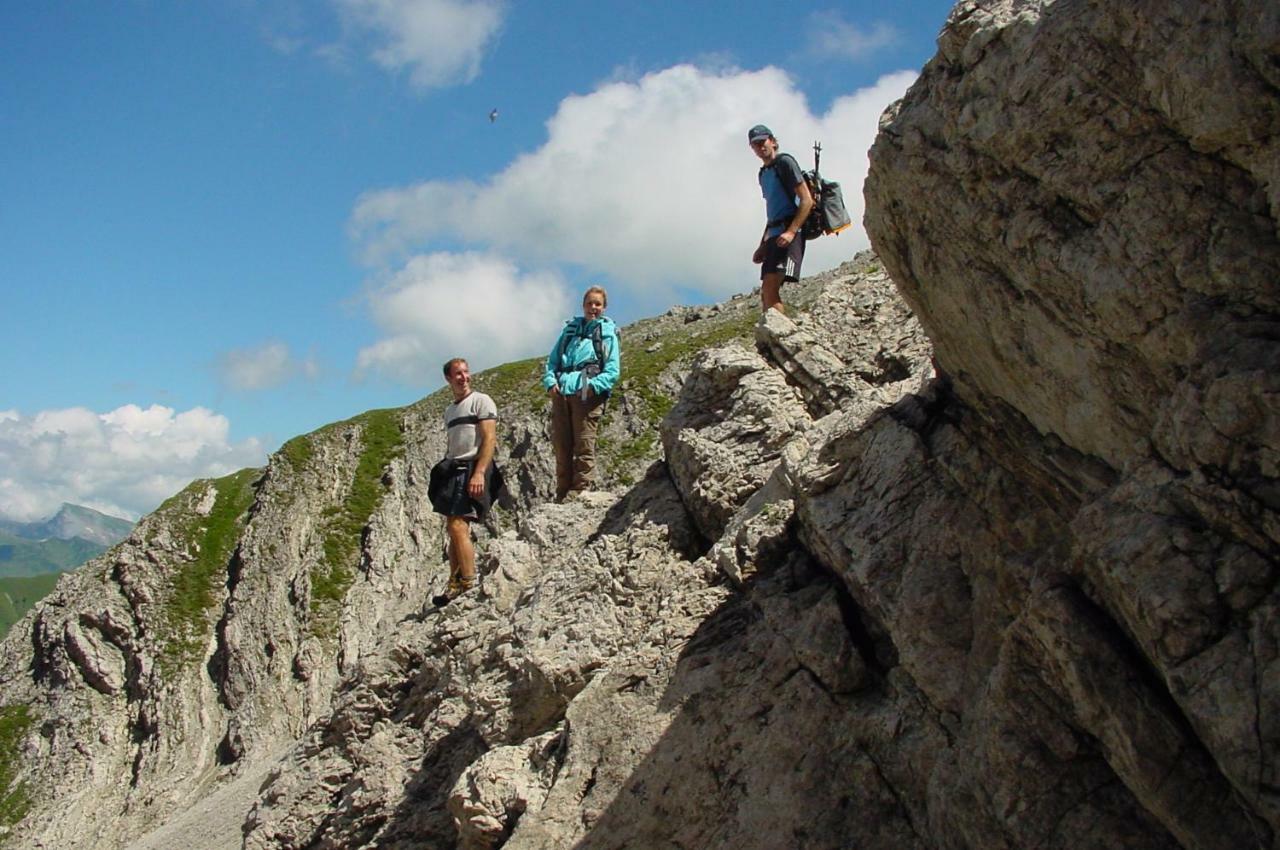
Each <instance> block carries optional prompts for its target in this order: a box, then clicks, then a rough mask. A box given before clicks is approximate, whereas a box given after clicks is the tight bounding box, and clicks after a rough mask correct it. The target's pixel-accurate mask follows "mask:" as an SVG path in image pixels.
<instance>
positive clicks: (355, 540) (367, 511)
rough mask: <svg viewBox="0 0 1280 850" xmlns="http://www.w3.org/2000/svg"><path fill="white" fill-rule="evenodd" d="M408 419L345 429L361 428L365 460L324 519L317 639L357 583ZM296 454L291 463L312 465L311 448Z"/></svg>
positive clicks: (315, 594) (315, 588)
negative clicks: (367, 535)
mask: <svg viewBox="0 0 1280 850" xmlns="http://www.w3.org/2000/svg"><path fill="white" fill-rule="evenodd" d="M403 418H404V410H403V409H402V408H392V409H386V410H371V411H369V412H368V413H364V414H362V415H360V416H357V417H355V418H354V419H351V420H348V421H347V422H346V423H344V424H348V425H349V424H358V425H359V426H360V442H361V449H360V459H359V461H357V463H356V472H355V478H354V479H353V480H352V482H351V488H350V490H348V492H347V497H346V498H345V499H344V500H343V502H342V504H341V505H338V506H336V507H333V508H330V509H329V510H328V511H326V514H325V530H324V544H323V545H324V562H323V563H322V564H321V565H320V569H318V570H316V571H315V572H313V573H312V574H311V612H312V615H313V616H314V617H315V618H316V619H315V626H314V628H315V631H316V632H317V633H318V634H322V635H327V634H330V633H332V631H333V629H334V628H335V627H336V617H337V613H338V610H339V609H340V608H341V606H342V600H343V599H344V598H345V597H346V595H347V591H348V590H349V589H350V588H351V585H352V583H353V582H354V581H355V574H356V568H357V567H358V566H359V558H360V540H361V536H362V535H363V534H364V529H365V526H367V525H368V524H369V518H370V517H372V516H373V513H374V511H376V510H377V509H378V506H379V505H380V504H381V503H382V497H383V495H384V494H385V493H386V489H387V488H386V486H385V485H384V484H383V483H382V477H383V473H384V472H385V471H386V469H387V467H388V466H389V465H390V464H391V462H392V461H393V460H394V459H395V458H397V457H399V456H400V455H401V454H402V453H403V451H404V426H403ZM291 442H292V441H291ZM291 451H292V452H293V455H294V457H290V462H291V463H297V462H298V460H299V457H297V456H299V455H300V453H302V452H304V451H305V452H306V454H305V459H304V462H305V460H309V459H310V456H311V455H310V451H311V450H310V443H307V449H305V450H303V449H301V448H299V447H294V448H293V449H292V450H291Z"/></svg>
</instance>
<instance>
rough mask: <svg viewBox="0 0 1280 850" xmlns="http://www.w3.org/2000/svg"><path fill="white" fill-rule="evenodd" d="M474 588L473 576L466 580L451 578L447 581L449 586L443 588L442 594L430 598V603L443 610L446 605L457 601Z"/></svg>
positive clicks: (474, 580)
mask: <svg viewBox="0 0 1280 850" xmlns="http://www.w3.org/2000/svg"><path fill="white" fill-rule="evenodd" d="M475 586H476V577H475V576H471V578H467V579H464V578H461V577H452V578H450V579H449V584H448V585H447V586H446V587H445V589H444V593H438V594H436V595H435V596H433V597H431V602H432V603H433V604H434V605H435V606H436V607H437V608H443V607H444V606H445V605H448V604H449V603H450V602H452V601H453V600H455V599H457V598H458V597H459V596H461V595H462V594H464V593H466V592H467V591H469V590H471V589H472V588H474V587H475Z"/></svg>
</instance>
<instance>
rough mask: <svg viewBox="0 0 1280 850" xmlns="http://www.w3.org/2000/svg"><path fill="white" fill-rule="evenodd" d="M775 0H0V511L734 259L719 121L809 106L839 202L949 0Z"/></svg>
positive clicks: (803, 112)
mask: <svg viewBox="0 0 1280 850" xmlns="http://www.w3.org/2000/svg"><path fill="white" fill-rule="evenodd" d="M785 8H786V10H787V11H786V12H785V13H784V11H783V9H784V7H782V6H780V5H778V4H776V3H765V2H754V0H752V1H751V2H746V1H745V0H737V2H733V3H729V2H719V0H708V1H707V2H701V3H666V2H654V3H648V4H640V3H614V2H605V0H595V2H562V3H536V4H535V3H514V2H508V3H503V2H496V0H495V2H463V0H311V2H295V0H189V2H167V1H166V2H162V0H117V1H116V2H112V3H101V2H90V0H74V1H72V2H62V0H49V2H42V3H5V4H2V5H0V146H2V147H0V154H2V155H0V198H3V201H2V202H0V287H2V291H3V298H4V304H5V307H6V309H5V314H6V316H7V321H6V322H5V330H6V332H5V333H4V334H3V335H2V336H0V358H3V362H4V364H5V366H6V368H4V369H3V370H2V373H0V515H7V516H11V517H14V518H19V519H33V518H37V517H41V516H46V515H48V514H49V513H52V511H53V510H56V508H57V506H58V504H59V503H60V502H62V501H72V502H78V503H81V504H87V505H90V506H93V507H97V508H99V509H102V510H106V511H108V512H112V513H116V514H118V515H122V516H127V517H130V518H133V517H136V516H138V515H140V514H141V513H145V512H147V511H149V510H151V509H152V508H154V507H155V506H156V505H157V504H158V503H159V502H160V501H161V500H162V499H164V498H165V497H167V496H168V495H171V494H172V493H173V492H175V491H176V490H178V489H180V488H181V487H182V486H184V485H185V484H186V483H187V482H188V481H190V480H191V479H192V478H195V477H207V476H212V475H219V474H224V473H226V472H229V471H232V470H234V469H238V468H241V467H244V466H248V465H258V464H261V463H262V462H263V461H264V460H265V458H266V455H267V453H268V452H270V451H273V450H274V449H275V448H277V447H278V446H279V445H280V443H281V442H283V441H284V440H286V439H288V438H290V437H292V436H294V435H296V434H300V433H305V432H307V431H311V430H314V429H315V428H318V427H320V426H322V425H325V424H327V423H329V422H333V421H336V420H340V419H345V418H347V417H349V416H353V415H355V414H357V413H360V412H362V411H364V410H368V409H370V408H375V407H389V406H400V405H404V404H408V403H411V402H413V401H415V400H417V399H418V398H420V397H422V396H423V395H425V394H427V393H429V392H431V391H432V390H434V389H436V388H438V387H439V386H441V379H440V378H439V372H438V368H439V367H438V364H439V362H441V361H443V360H444V359H446V358H447V357H450V356H453V355H454V354H459V355H461V356H466V357H468V358H469V359H470V360H471V363H472V366H473V368H474V369H477V370H478V369H482V368H485V367H487V366H492V365H496V364H497V363H500V362H505V361H508V360H512V359H517V358H521V357H528V356H533V355H536V354H541V353H543V351H544V350H545V349H546V348H549V347H550V344H551V342H552V340H553V336H554V333H555V330H556V328H557V327H558V326H559V324H560V322H561V321H563V319H564V318H565V317H567V316H569V315H571V314H572V313H573V312H575V308H576V305H577V301H578V298H579V295H580V293H581V291H582V289H584V288H585V287H586V286H587V285H588V284H590V283H596V282H600V283H603V284H604V285H605V286H607V287H608V288H609V292H610V303H609V313H610V315H612V316H613V317H614V318H615V320H617V321H618V322H620V323H624V324H625V323H626V322H628V321H631V320H634V319H637V318H641V317H643V316H646V315H653V314H655V313H658V312H661V311H662V310H665V309H666V308H667V307H668V306H670V305H671V304H673V303H677V302H678V303H699V302H710V301H715V300H719V299H722V298H725V297H727V296H729V295H731V294H733V293H737V292H745V291H749V290H750V289H751V288H752V287H753V286H755V284H756V282H757V281H756V279H755V267H754V266H752V265H751V263H750V255H751V252H752V250H753V248H754V243H755V240H756V239H757V238H758V236H759V231H760V227H761V224H762V220H761V219H762V214H763V205H762V201H761V200H760V198H759V191H758V189H757V188H756V186H755V182H754V181H755V170H756V165H757V163H756V160H755V158H754V156H753V155H752V153H751V152H750V150H749V149H748V147H747V145H746V141H745V131H746V129H747V127H749V126H750V125H751V124H754V123H756V122H759V121H763V122H765V123H767V124H769V125H770V126H771V127H772V128H773V130H774V132H775V133H776V134H777V135H778V137H779V139H780V141H781V143H782V146H783V148H784V149H788V150H791V151H792V152H794V153H796V154H797V156H798V158H799V159H800V161H801V162H802V163H803V164H805V165H806V166H807V165H808V164H810V160H811V152H810V150H809V146H810V145H811V143H812V141H813V139H815V138H820V139H821V140H822V142H823V148H824V150H823V163H824V165H825V167H824V169H823V170H824V172H825V173H826V174H827V175H828V176H831V177H834V178H837V179H840V180H841V181H842V182H843V183H844V185H845V189H846V191H845V194H846V199H847V200H848V201H849V202H850V207H851V208H853V209H854V211H855V217H856V218H860V216H861V198H860V195H861V193H860V186H861V181H862V177H863V175H864V174H865V171H866V156H865V155H866V149H867V147H868V146H869V145H870V142H871V140H872V139H873V138H874V134H875V126H876V121H877V118H878V116H879V114H880V112H881V111H882V110H883V108H884V107H885V106H887V105H888V104H889V103H890V102H891V101H892V100H894V99H896V98H897V97H899V96H901V94H902V93H903V92H904V91H905V89H906V87H907V86H908V85H909V84H910V82H911V80H912V79H913V78H914V75H915V73H916V72H917V71H918V70H919V68H920V67H921V66H922V65H923V64H924V62H926V61H927V60H928V59H929V57H930V56H932V54H933V52H934V40H935V38H936V36H937V33H938V31H939V29H940V28H941V26H942V24H943V23H944V21H945V19H946V15H947V13H948V11H949V9H950V3H948V2H942V0H907V2H903V3H898V4H880V3H864V2H844V3H838V4H827V5H823V4H821V3H815V4H812V5H801V6H796V5H792V6H789V7H785ZM788 14H789V15H790V18H789V19H788V17H787V15H788ZM784 32H785V33H789V34H788V35H785V36H781V35H779V33H784ZM495 108H496V109H497V110H498V115H497V118H496V120H493V121H491V120H490V118H489V116H490V112H491V110H493V109H495ZM866 244H867V243H866V238H865V236H864V235H863V234H861V233H856V234H852V235H849V234H845V235H842V236H841V237H838V238H827V239H824V240H819V242H815V243H811V245H810V252H809V256H808V259H807V262H806V269H805V270H806V273H808V272H816V271H820V270H821V269H822V268H826V267H830V266H832V265H835V264H837V263H839V262H840V261H842V260H844V259H847V258H848V257H850V256H852V255H853V254H854V253H855V252H856V251H857V250H859V249H861V248H863V247H866Z"/></svg>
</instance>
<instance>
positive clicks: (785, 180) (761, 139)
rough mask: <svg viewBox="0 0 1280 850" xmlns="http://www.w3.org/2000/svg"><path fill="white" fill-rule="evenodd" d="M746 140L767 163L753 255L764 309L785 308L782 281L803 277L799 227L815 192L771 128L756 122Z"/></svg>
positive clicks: (763, 169)
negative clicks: (760, 227) (762, 220)
mask: <svg viewBox="0 0 1280 850" xmlns="http://www.w3.org/2000/svg"><path fill="white" fill-rule="evenodd" d="M747 142H748V144H750V145H751V150H753V151H755V154H756V156H758V157H760V161H761V162H762V163H764V164H763V165H761V166H760V174H759V177H758V179H759V181H760V191H761V192H762V193H763V194H764V206H765V225H764V234H763V235H762V236H761V237H760V244H759V245H758V246H757V247H756V252H755V254H753V255H752V257H751V261H752V262H753V263H756V264H757V265H759V266H760V305H761V310H769V309H770V308H772V309H776V310H778V311H779V312H785V311H784V310H783V307H782V285H783V284H784V283H786V282H788V281H792V282H794V281H797V280H799V279H800V263H801V262H802V261H803V260H804V237H803V236H802V235H801V234H800V228H801V227H803V226H804V222H805V219H807V218H808V217H809V211H810V210H811V209H813V193H812V192H810V191H809V184H807V183H806V182H805V180H804V172H803V171H801V170H800V163H798V162H796V159H795V157H793V156H792V155H791V154H787V153H782V152H780V151H779V150H778V140H777V139H776V138H774V136H773V131H772V130H770V129H769V128H768V127H766V126H765V125H763V124H757V125H756V126H754V127H752V128H751V129H750V130H748V131H747Z"/></svg>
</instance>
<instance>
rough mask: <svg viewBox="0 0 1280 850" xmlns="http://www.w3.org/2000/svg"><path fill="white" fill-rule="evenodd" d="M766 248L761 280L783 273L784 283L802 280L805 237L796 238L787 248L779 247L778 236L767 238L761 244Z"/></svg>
mask: <svg viewBox="0 0 1280 850" xmlns="http://www.w3.org/2000/svg"><path fill="white" fill-rule="evenodd" d="M760 245H761V247H763V248H764V262H763V263H761V264H760V279H761V280H764V278H765V276H766V275H771V274H777V273H779V272H781V273H782V280H783V282H784V283H786V282H788V281H797V280H799V279H800V264H801V263H802V262H804V237H803V236H801V235H800V234H798V233H797V234H796V238H795V239H792V240H791V243H790V244H789V245H787V247H785V248H779V247H778V237H777V236H766V237H765V239H764V241H763V242H761V243H760Z"/></svg>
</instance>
